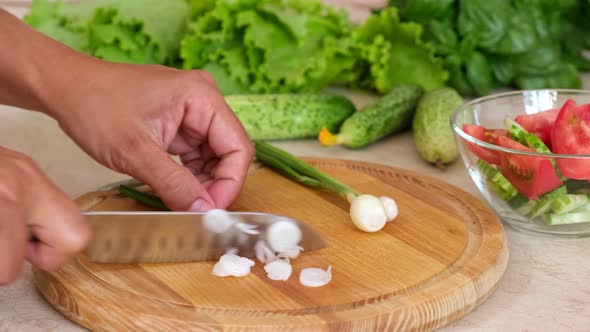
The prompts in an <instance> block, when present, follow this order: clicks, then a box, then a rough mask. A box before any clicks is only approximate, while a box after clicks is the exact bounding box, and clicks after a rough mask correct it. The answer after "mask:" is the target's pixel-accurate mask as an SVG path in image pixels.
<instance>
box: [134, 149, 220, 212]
mask: <svg viewBox="0 0 590 332" xmlns="http://www.w3.org/2000/svg"><path fill="white" fill-rule="evenodd" d="M129 163H130V164H129V175H131V176H133V177H134V178H136V179H138V180H140V181H141V182H143V183H145V184H147V185H149V186H150V187H151V188H152V190H153V191H154V192H155V194H156V195H158V196H159V197H160V198H161V199H162V200H163V201H164V203H165V204H166V205H167V206H168V207H169V208H170V209H171V210H183V211H184V210H190V211H207V210H210V209H213V208H214V207H215V203H214V201H213V199H212V197H211V196H210V195H209V193H208V192H207V190H206V189H205V187H204V186H203V185H202V184H201V183H200V182H199V180H198V179H197V178H196V177H195V176H194V175H193V173H191V171H190V170H189V169H188V168H186V167H184V166H183V165H181V164H179V163H177V162H176V161H175V160H174V159H172V157H170V155H169V154H168V153H167V152H165V151H163V150H162V149H161V148H160V147H158V146H157V145H151V144H150V145H149V146H144V147H143V148H142V151H141V152H140V153H139V154H137V155H136V157H135V158H132V159H131V160H129Z"/></svg>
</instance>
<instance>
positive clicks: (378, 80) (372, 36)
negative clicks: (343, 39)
mask: <svg viewBox="0 0 590 332" xmlns="http://www.w3.org/2000/svg"><path fill="white" fill-rule="evenodd" d="M421 36H422V26H421V25H420V24H417V23H414V22H405V23H402V22H400V19H399V17H398V12H397V9H396V8H395V7H389V8H387V9H385V10H382V11H379V12H378V13H376V14H374V15H372V16H371V17H369V18H368V19H367V20H366V21H365V22H364V23H363V25H362V26H361V27H359V29H357V30H356V31H354V32H353V40H354V42H355V44H356V47H358V48H359V49H360V57H361V59H362V61H363V62H364V64H365V67H366V69H365V71H366V72H365V73H362V74H361V75H360V77H364V79H363V81H361V82H359V83H358V84H360V86H361V87H364V88H370V89H374V90H376V91H378V92H380V93H387V92H388V91H389V90H391V89H392V88H394V87H395V86H397V85H400V84H404V83H415V84H419V85H421V86H422V87H423V88H424V89H425V90H432V89H435V88H438V87H441V86H443V85H444V84H445V82H446V81H447V80H448V77H449V73H448V71H446V70H445V69H444V68H443V67H444V64H443V61H442V59H440V58H437V57H436V56H435V55H434V53H435V51H434V48H433V46H432V45H431V44H429V43H425V42H424V41H423V40H422V39H421Z"/></svg>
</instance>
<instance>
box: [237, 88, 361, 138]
mask: <svg viewBox="0 0 590 332" xmlns="http://www.w3.org/2000/svg"><path fill="white" fill-rule="evenodd" d="M225 101H226V103H227V104H228V105H229V106H230V108H231V109H232V110H233V111H234V113H235V114H236V116H237V117H238V119H239V120H240V122H241V123H242V125H243V126H244V128H245V129H246V132H247V133H248V136H249V137H250V139H252V140H286V139H304V138H312V137H316V136H317V134H318V132H319V131H320V130H321V129H322V128H323V127H326V128H330V129H337V128H338V127H339V126H340V125H341V124H342V122H344V120H346V119H347V118H348V117H349V116H350V115H351V114H353V113H354V112H355V111H356V108H355V106H354V104H353V103H352V102H351V101H350V100H349V99H347V98H346V97H343V96H339V95H330V94H305V93H302V94H296V93H285V94H260V95H228V96H225Z"/></svg>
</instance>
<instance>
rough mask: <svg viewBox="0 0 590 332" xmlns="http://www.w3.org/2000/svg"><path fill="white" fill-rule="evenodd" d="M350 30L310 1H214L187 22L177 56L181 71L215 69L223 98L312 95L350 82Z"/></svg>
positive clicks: (341, 16)
mask: <svg viewBox="0 0 590 332" xmlns="http://www.w3.org/2000/svg"><path fill="white" fill-rule="evenodd" d="M352 29H353V25H352V23H350V22H349V21H348V17H347V16H346V14H345V13H344V12H343V11H339V10H335V9H333V8H331V7H328V6H325V5H323V4H321V3H320V2H319V1H315V0H262V1H252V0H233V1H230V0H219V1H218V2H217V3H216V5H215V7H214V8H212V9H211V10H210V11H208V12H206V13H205V14H203V15H202V16H200V17H198V18H196V19H195V20H194V22H192V23H191V24H190V28H189V33H188V34H187V35H186V36H185V37H184V38H183V40H182V43H181V50H180V57H181V58H182V60H183V68H186V69H203V68H205V67H210V68H216V70H215V73H213V75H214V76H216V75H220V77H219V78H217V77H216V79H217V81H218V82H223V83H222V84H220V88H221V91H222V92H223V93H224V94H229V93H234V92H235V91H237V90H236V87H240V89H241V88H244V87H246V88H247V89H248V91H247V92H252V93H271V92H316V91H320V90H322V89H323V88H325V87H326V86H327V85H329V84H332V83H335V82H339V83H340V82H343V81H347V80H348V79H349V78H350V77H349V76H347V75H346V73H347V72H349V71H351V70H352V68H353V67H354V66H355V61H356V59H355V58H354V56H353V54H352V52H351V50H350V49H351V41H350V35H351V31H352ZM218 84H219V83H218Z"/></svg>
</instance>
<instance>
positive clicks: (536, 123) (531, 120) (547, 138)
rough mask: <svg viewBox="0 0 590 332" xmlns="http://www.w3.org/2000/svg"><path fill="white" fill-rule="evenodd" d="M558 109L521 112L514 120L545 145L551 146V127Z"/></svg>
mask: <svg viewBox="0 0 590 332" xmlns="http://www.w3.org/2000/svg"><path fill="white" fill-rule="evenodd" d="M558 113H559V109H554V110H548V111H543V112H539V113H534V114H521V115H519V116H517V117H516V118H515V119H514V121H516V122H517V123H518V124H520V125H521V126H522V127H523V128H524V129H525V130H526V131H528V132H529V133H533V134H535V135H537V137H539V138H540V139H541V140H542V141H543V143H545V145H547V146H548V147H549V148H551V127H552V126H553V123H554V122H555V119H556V118H557V114H558Z"/></svg>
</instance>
